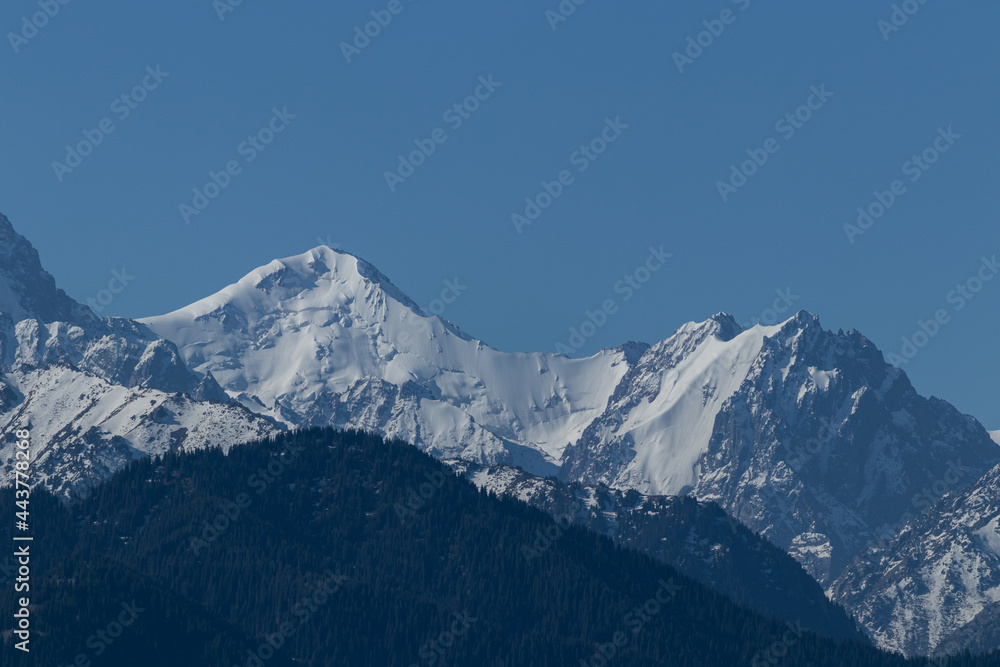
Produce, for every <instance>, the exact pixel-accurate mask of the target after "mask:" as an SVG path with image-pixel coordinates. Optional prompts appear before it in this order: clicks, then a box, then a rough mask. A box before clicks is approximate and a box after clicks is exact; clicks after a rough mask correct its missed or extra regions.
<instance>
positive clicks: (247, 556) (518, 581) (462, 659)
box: [0, 430, 1000, 667]
mask: <svg viewBox="0 0 1000 667" xmlns="http://www.w3.org/2000/svg"><path fill="white" fill-rule="evenodd" d="M0 505H2V507H3V508H4V510H5V511H6V512H7V513H8V515H9V516H13V507H14V497H13V492H12V490H10V489H3V490H0ZM32 521H33V531H34V535H35V541H34V543H33V546H32V549H33V550H34V551H33V554H34V556H33V560H32V568H33V572H32V586H31V591H30V597H31V600H32V623H33V625H32V627H33V631H34V632H33V635H32V643H31V649H32V651H31V653H30V654H24V653H23V652H21V651H17V650H15V649H14V648H13V642H14V641H15V639H14V638H13V637H12V636H11V635H10V634H9V633H5V634H4V646H3V657H2V662H0V664H2V665H44V666H45V667H56V666H58V665H63V664H78V665H81V667H86V666H87V665H95V666H99V665H123V666H124V665H129V666H131V665H148V666H152V667H158V666H161V665H162V666H164V667H166V666H168V665H169V666H175V665H192V666H194V665H207V666H215V665H219V666H227V667H229V666H232V665H258V666H263V665H266V666H267V667H271V666H274V665H280V666H282V667H284V666H287V665H310V666H316V667H319V666H327V665H330V666H332V665H350V666H352V667H355V666H357V667H367V666H376V665H377V666H379V667H386V666H389V667H394V666H399V667H409V666H410V665H421V666H422V665H434V666H442V667H449V666H466V665H468V666H477V667H478V666H485V667H500V666H511V667H513V666H515V665H516V666H521V665H533V666H539V667H556V666H560V667H562V666H565V667H571V666H572V667H578V666H579V665H605V664H606V665H622V666H623V667H624V666H626V665H627V666H629V667H632V666H636V667H652V666H654V665H678V666H682V665H683V666H688V665H691V666H694V665H712V666H715V665H718V666H725V667H730V666H732V665H754V664H757V665H770V664H775V665H778V664H780V665H813V666H816V667H820V666H827V665H829V666H831V667H833V666H836V667H840V666H842V665H857V666H861V667H864V666H869V665H870V666H876V665H877V666H896V665H899V666H903V665H917V664H924V665H926V664H928V663H927V661H926V660H924V661H905V660H903V659H901V658H899V657H896V656H890V655H886V654H883V653H880V652H878V651H876V650H875V649H873V648H872V647H870V646H868V645H865V644H862V643H859V642H853V641H845V642H841V643H839V644H838V643H835V642H833V641H830V640H826V639H821V638H818V637H815V636H813V635H811V634H809V633H807V632H800V631H798V630H796V629H794V628H790V627H789V626H788V625H787V624H784V623H781V622H778V621H774V620H770V619H766V618H764V617H762V616H760V615H757V614H754V613H752V612H750V611H748V610H746V609H744V608H742V607H740V606H738V605H736V604H734V603H732V602H731V601H729V600H727V599H726V598H724V597H723V596H721V595H719V594H717V593H715V592H713V591H711V590H710V589H708V588H706V587H705V586H703V585H701V584H699V583H697V582H695V581H693V580H691V579H687V578H685V577H684V576H682V575H680V574H678V573H677V572H676V571H675V570H673V569H672V568H670V567H669V566H666V565H663V564H661V563H658V562H656V561H654V560H653V559H651V558H650V557H648V556H645V555H642V554H639V553H637V552H633V551H630V550H627V549H623V548H622V547H619V546H616V545H615V544H614V543H613V542H612V541H610V540H609V539H607V538H604V537H601V536H598V535H597V534H595V533H592V532H589V531H586V530H583V529H581V528H564V527H561V526H557V525H555V524H553V522H552V520H551V519H550V518H549V517H548V516H547V515H545V514H543V513H542V512H541V511H538V510H535V509H532V508H530V507H528V506H526V505H524V504H522V503H520V502H517V501H514V500H509V499H500V498H496V497H492V496H489V495H487V494H486V493H483V492H480V491H478V490H477V489H476V488H475V487H474V486H472V485H471V484H469V483H468V482H466V481H464V480H462V479H460V478H457V477H454V476H453V475H451V474H450V473H448V472H447V469H446V468H444V467H443V466H442V465H441V464H440V463H438V462H437V461H435V460H434V459H432V458H430V457H428V456H426V455H424V454H422V453H420V452H419V451H417V450H416V449H415V448H413V447H410V446H407V445H405V444H402V443H398V442H386V441H383V440H381V439H379V438H377V437H375V436H371V435H366V434H360V433H355V432H346V433H345V432H337V431H332V430H309V431H302V432H298V433H293V434H287V435H282V436H279V437H278V438H277V439H274V440H268V441H264V442H261V443H256V444H252V445H248V446H245V447H237V448H234V449H233V450H232V451H231V452H230V454H229V455H228V456H225V455H223V454H222V453H221V452H220V451H218V450H206V451H199V452H195V453H191V454H170V455H167V456H165V457H164V458H162V459H147V460H141V461H137V462H135V463H133V464H132V465H130V466H129V467H128V468H127V469H125V470H123V471H122V472H120V473H118V474H117V475H115V477H113V478H112V479H111V480H109V481H108V482H106V483H104V484H102V485H101V486H100V487H98V488H97V489H96V491H95V492H94V493H93V494H92V495H91V496H90V497H89V498H87V499H85V500H83V501H82V502H80V503H78V504H75V505H72V506H70V507H65V506H62V505H60V504H59V503H58V502H57V501H56V500H55V499H54V498H53V497H51V496H49V495H47V494H46V493H45V492H43V491H41V490H36V491H35V492H34V494H33V496H32ZM2 535H3V538H4V539H5V540H6V541H7V544H10V543H11V542H10V537H11V535H10V527H9V526H4V529H3V531H2ZM540 535H547V537H545V538H541V537H540ZM23 595H25V593H15V592H14V589H13V586H11V585H10V583H9V582H8V583H7V584H6V585H5V586H4V588H3V592H2V594H0V599H2V601H3V608H4V609H5V610H12V609H14V608H15V597H16V596H23ZM4 617H5V624H4V627H5V628H9V627H10V620H11V619H10V614H9V613H8V612H5V613H4ZM602 653H603V654H604V655H602ZM779 654H783V655H782V656H780V657H779ZM605 656H606V657H605ZM935 664H938V663H935ZM942 664H943V663H942ZM947 664H949V665H956V666H957V665H997V664H1000V660H998V659H997V658H996V657H994V658H992V659H991V658H986V657H980V658H966V659H964V660H962V659H956V660H953V661H951V662H949V663H947Z"/></svg>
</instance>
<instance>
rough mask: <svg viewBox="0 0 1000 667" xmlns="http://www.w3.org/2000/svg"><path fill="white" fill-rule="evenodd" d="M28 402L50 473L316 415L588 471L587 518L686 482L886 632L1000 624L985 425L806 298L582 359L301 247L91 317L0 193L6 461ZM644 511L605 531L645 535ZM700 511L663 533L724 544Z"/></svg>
mask: <svg viewBox="0 0 1000 667" xmlns="http://www.w3.org/2000/svg"><path fill="white" fill-rule="evenodd" d="M24 423H30V424H31V426H32V429H33V433H34V435H33V437H34V438H35V440H36V441H37V442H40V443H44V447H43V449H42V450H41V451H39V452H37V454H36V461H37V463H36V469H35V474H36V475H37V477H36V480H37V481H38V482H39V483H42V484H44V485H45V486H46V487H48V488H49V489H51V490H53V491H54V492H56V493H58V494H61V495H63V496H64V497H66V496H68V495H70V494H71V493H72V491H73V490H80V489H82V488H86V487H88V486H90V485H93V484H95V483H96V482H97V481H99V480H102V479H105V478H107V477H108V476H110V474H111V473H113V472H114V471H115V470H118V469H121V468H122V467H124V466H125V465H126V464H127V463H128V462H129V461H131V460H133V459H136V458H141V457H143V456H147V455H151V454H154V455H155V454H163V453H166V452H171V451H177V450H184V451H189V450H196V449H201V448H205V447H208V446H212V445H221V446H224V447H228V446H230V445H231V444H233V443H238V442H244V441H249V440H254V439H259V438H261V437H266V436H269V435H274V434H277V433H280V432H282V431H285V430H289V429H301V428H306V427H313V426H332V427H337V428H342V429H346V428H351V429H360V430H365V431H370V432H374V433H378V434H380V435H383V436H386V437H391V438H397V439H400V440H403V441H406V442H408V443H411V444H413V445H415V446H416V447H418V448H419V449H421V450H423V451H425V452H427V453H429V454H431V455H433V456H434V457H436V458H439V459H442V460H446V461H449V462H450V463H451V464H452V465H453V467H454V468H455V469H456V470H458V471H459V472H461V473H463V474H470V475H474V481H476V483H477V484H478V485H480V486H483V487H491V486H492V487H495V488H496V489H497V490H498V491H499V492H502V493H508V494H512V495H517V493H518V491H517V490H518V489H522V490H523V488H525V485H526V484H527V485H528V486H532V487H535V488H539V489H542V490H541V491H540V492H539V493H540V494H541V495H540V496H536V500H535V504H537V505H539V506H545V505H546V503H548V504H549V505H553V507H554V505H555V504H558V503H556V501H555V500H553V499H554V498H556V496H557V495H558V494H565V493H566V492H565V491H564V490H563V491H559V490H557V486H558V488H565V485H570V487H572V485H576V487H573V488H577V489H583V488H587V489H591V490H594V489H604V490H606V491H601V493H605V494H611V495H610V496H606V497H607V498H611V497H612V496H614V497H615V498H616V500H615V501H614V502H608V503H605V505H606V506H607V510H606V511H602V512H601V519H602V520H603V521H604V522H605V523H606V524H607V525H619V526H628V525H632V524H634V516H635V514H636V512H635V510H636V508H642V507H647V506H648V507H654V506H662V507H675V508H676V507H681V506H682V505H678V504H677V503H679V502H680V501H679V500H670V499H672V498H676V497H687V498H688V499H690V501H693V502H697V503H699V505H698V507H701V508H703V510H702V511H708V512H711V509H710V508H711V507H714V506H716V505H717V506H718V508H721V510H723V511H724V512H725V513H726V515H728V516H729V517H733V518H735V519H736V520H737V521H738V522H739V523H741V524H743V525H744V526H745V527H746V528H747V529H749V534H750V535H756V536H760V537H762V538H764V539H765V540H767V541H768V542H770V543H771V544H773V545H774V546H775V547H777V548H778V549H779V550H780V551H782V552H785V553H787V554H788V555H789V556H790V557H791V558H794V559H795V560H796V561H797V562H798V563H799V564H800V565H801V567H802V568H803V569H804V571H805V572H806V573H808V575H810V576H811V577H812V578H813V579H814V580H815V581H816V582H818V585H819V586H821V587H822V590H825V592H826V595H827V596H828V598H829V599H830V600H831V601H832V602H834V603H837V604H840V605H843V606H844V608H846V609H847V610H848V612H850V613H851V615H852V616H853V617H854V618H855V619H856V620H857V621H858V622H860V623H861V625H862V627H863V629H864V630H865V632H866V633H867V634H868V635H869V636H870V637H871V638H872V639H873V640H874V641H875V642H877V643H878V644H879V645H880V646H883V647H886V648H891V649H893V650H897V651H900V652H903V653H905V654H908V655H929V654H933V653H935V652H939V651H941V650H945V649H954V648H956V647H961V648H964V647H969V648H974V649H977V650H988V649H992V648H996V647H998V646H1000V637H998V636H997V635H996V632H995V627H996V625H995V624H992V623H990V622H988V621H984V619H992V618H993V616H992V614H994V613H995V611H996V610H997V605H998V604H1000V581H998V580H997V576H996V573H997V565H998V562H1000V488H998V484H997V474H998V473H997V471H998V469H1000V468H998V466H1000V447H998V444H1000V434H998V433H993V434H990V433H988V432H987V431H986V429H985V428H984V427H983V426H982V425H981V424H980V423H979V422H978V421H977V420H976V419H974V418H973V417H971V416H968V415H963V414H961V413H960V412H959V411H958V410H956V409H955V408H954V407H953V406H951V405H950V404H948V403H947V402H945V401H942V400H940V399H936V398H926V397H923V396H920V395H919V394H918V393H917V392H916V390H915V389H914V388H913V386H912V385H911V383H910V382H909V379H908V378H907V376H906V374H905V373H904V372H903V371H902V370H900V369H898V368H896V367H893V366H891V365H889V364H887V363H886V361H885V358H884V356H883V354H882V353H881V352H880V351H879V350H878V349H877V348H876V347H875V345H874V344H873V343H872V342H871V341H870V340H868V339H867V338H865V336H864V335H862V334H861V333H859V332H857V331H850V332H846V333H845V332H843V331H839V332H836V333H834V332H831V331H827V330H825V329H823V328H822V326H821V325H820V323H819V319H818V318H817V317H816V316H814V315H811V314H809V313H806V312H799V313H797V314H796V315H794V316H793V317H791V318H790V319H789V320H787V321H785V322H783V323H780V324H778V325H775V326H770V327H768V326H761V325H758V326H755V327H752V328H749V329H747V328H744V327H742V326H740V325H739V324H737V322H736V321H735V320H734V319H733V318H732V317H731V316H729V315H727V314H724V313H719V314H717V315H714V316H712V317H711V318H709V319H708V320H706V321H704V322H700V323H689V324H686V325H684V326H682V327H680V328H679V329H678V330H677V331H676V332H674V333H673V334H672V335H671V336H669V337H668V338H666V339H664V340H662V341H660V342H658V343H655V344H652V345H650V344H645V343H638V342H629V343H625V344H623V345H621V346H619V347H616V348H612V349H605V350H602V351H600V352H599V353H597V354H595V355H593V356H590V357H587V358H582V359H572V358H569V357H566V356H563V355H557V354H549V353H517V354H512V353H504V352H501V351H498V350H495V349H494V348H492V347H490V346H488V345H486V344H485V343H484V342H482V341H481V340H479V339H477V338H475V337H473V336H471V335H469V334H467V333H465V332H463V331H462V330H461V329H459V328H458V327H456V326H455V325H453V324H451V323H449V322H447V321H445V320H443V319H441V318H440V317H437V316H433V315H428V314H427V313H425V312H423V311H422V310H421V309H420V307H419V306H417V304H416V303H414V302H413V301H412V300H411V299H409V298H408V297H407V296H406V295H405V294H404V293H403V292H402V291H401V290H399V289H398V288H397V287H395V286H394V285H393V284H392V283H391V282H390V281H389V279H388V278H386V276H385V275H383V274H382V273H381V272H379V271H378V270H377V269H375V268H374V267H373V266H371V265H370V264H368V263H367V262H365V261H364V260H362V259H360V258H358V257H355V256H353V255H351V254H349V253H346V252H341V251H336V250H332V249H330V248H327V247H319V248H315V249H313V250H311V251H309V252H307V253H304V254H302V255H299V256H296V257H290V258H286V259H282V260H275V261H273V262H271V263H270V264H267V265H266V266H263V267H260V268H258V269H256V270H254V271H252V272H250V273H249V274H247V275H246V276H245V277H243V278H242V279H240V280H239V281H237V282H235V283H233V284H232V285H230V286H228V287H226V288H224V289H223V290H221V291H219V292H217V293H215V294H214V295H211V296H209V297H207V298H205V299H202V300H201V301H198V302H196V303H194V304H191V305H190V306H188V307H186V308H182V309H180V310H178V311H175V312H173V313H169V314H166V315H162V316H157V317H150V318H145V319H141V320H127V319H121V318H107V317H105V318H99V317H97V316H96V315H95V314H94V313H93V312H91V311H90V309H88V308H87V307H86V306H83V305H81V304H79V303H76V302H75V301H73V300H72V299H70V298H69V297H68V296H67V295H66V294H65V293H64V292H62V291H61V290H59V289H57V287H56V286H55V281H54V280H53V279H52V277H51V276H50V275H49V274H48V273H46V272H45V271H44V270H43V268H42V266H41V263H40V261H39V258H38V255H37V252H35V250H34V249H33V248H32V247H31V245H30V244H29V243H28V242H27V241H26V240H25V239H24V238H23V237H21V236H20V235H18V234H17V233H16V232H15V231H14V229H13V227H12V226H11V224H10V222H9V221H8V220H7V219H6V218H4V217H2V216H0V436H3V440H2V449H0V460H2V461H3V466H4V467H3V474H4V476H5V478H7V479H9V477H10V474H11V470H12V463H13V444H12V438H13V436H12V433H13V430H14V429H15V428H16V427H17V426H18V425H21V424H24ZM470 471H472V472H470ZM512 471H514V472H516V475H517V480H518V481H517V483H516V484H511V482H510V479H511V475H512V474H513V473H512ZM545 478H549V480H550V483H549V485H548V486H546V485H545V484H543V481H544V480H545ZM555 483H558V485H556V484H555ZM559 485H561V486H559ZM588 493H590V492H588ZM630 493H631V494H635V495H634V496H630V495H628V494H630ZM593 497H596V496H593ZM553 507H548V508H547V509H549V510H550V511H552V510H553ZM705 508H708V509H705ZM577 510H578V511H575V512H574V514H575V515H579V517H578V518H579V519H580V520H581V521H583V522H584V523H588V524H591V525H592V527H595V526H596V523H595V522H594V520H593V519H592V518H591V519H586V517H585V516H584V515H586V514H588V512H584V511H582V509H581V508H580V507H578V508H577ZM689 511H690V508H689ZM677 516H678V515H677V512H674V511H665V512H664V517H665V518H663V519H662V521H661V523H660V525H661V527H662V526H663V525H668V524H669V525H675V524H670V523H669V522H671V521H673V522H676V517H677ZM666 517H671V518H666ZM630 522H631V524H630ZM653 523H656V522H655V521H654V522H653ZM656 530H657V528H656V527H650V526H649V525H643V526H642V529H641V530H633V531H631V532H630V531H629V530H622V531H619V530H617V529H609V530H605V531H604V532H605V534H608V535H610V536H612V537H614V538H615V539H617V540H619V541H621V542H624V543H626V544H628V543H631V544H633V545H634V546H635V547H636V548H640V549H643V550H646V551H648V552H650V553H652V554H653V555H656V551H657V546H656V545H653V544H650V543H649V542H648V540H645V541H644V538H643V537H642V536H643V535H645V534H648V533H650V532H655V531H656ZM705 530H706V529H705V528H704V527H703V526H702V527H701V528H699V529H698V531H701V532H699V533H698V535H699V537H698V538H697V539H694V540H693V541H692V543H691V544H692V547H691V549H687V550H685V551H684V553H683V554H681V553H677V552H674V553H672V554H661V555H660V556H659V557H661V558H664V559H673V562H674V563H675V564H676V562H679V561H683V560H684V559H687V560H688V561H689V562H690V563H694V560H695V555H694V554H699V553H700V558H701V559H702V560H705V559H707V560H709V561H711V560H712V559H713V558H714V557H715V553H716V552H718V549H714V547H715V546H716V545H717V544H719V545H720V548H722V550H723V551H725V550H726V549H728V548H729V547H724V548H723V547H721V545H722V542H720V541H718V540H715V539H714V538H712V537H708V536H704V535H702V534H701V533H703V532H704V531H705ZM696 532H697V531H696ZM730 532H731V533H732V534H734V535H735V534H736V533H735V532H733V531H730ZM673 534H674V533H666V532H665V533H664V539H667V538H666V535H673ZM716 537H717V536H716ZM702 538H704V539H702ZM744 538H745V536H744ZM727 544H729V546H732V543H727ZM734 548H735V547H734ZM705 549H708V551H707V552H706V551H705ZM661 550H662V549H661ZM699 550H701V551H699ZM666 551H669V549H667V550H666ZM697 569H698V568H696V567H694V566H693V565H692V567H691V571H692V572H694V571H695V570H697ZM689 574H690V573H689ZM692 576H694V575H692ZM713 576H716V577H718V572H715V573H714V574H713V571H712V568H711V567H707V568H703V569H702V573H701V577H702V579H703V580H711V579H712V577H713ZM696 578H697V577H696ZM762 585H765V586H766V584H762ZM716 586H717V587H719V588H725V587H726V586H728V587H729V589H730V590H728V591H727V593H728V594H730V595H731V596H736V597H738V596H739V595H741V594H743V595H746V596H747V601H749V602H750V603H751V604H754V603H753V600H757V603H756V604H757V605H758V608H759V605H760V604H762V602H761V600H762V599H763V598H765V597H766V594H764V593H761V592H759V591H758V592H756V593H750V592H747V590H746V587H745V586H744V587H741V586H740V585H734V584H732V583H730V584H727V585H726V586H723V585H722V584H720V583H719V582H718V581H716ZM740 590H743V591H744V592H743V593H739V592H738V591H740ZM803 590H804V589H803ZM787 612H788V610H787V609H785V613H787ZM773 613H776V614H778V613H780V612H778V611H774V612H773ZM846 631H847V630H845V632H846Z"/></svg>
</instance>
